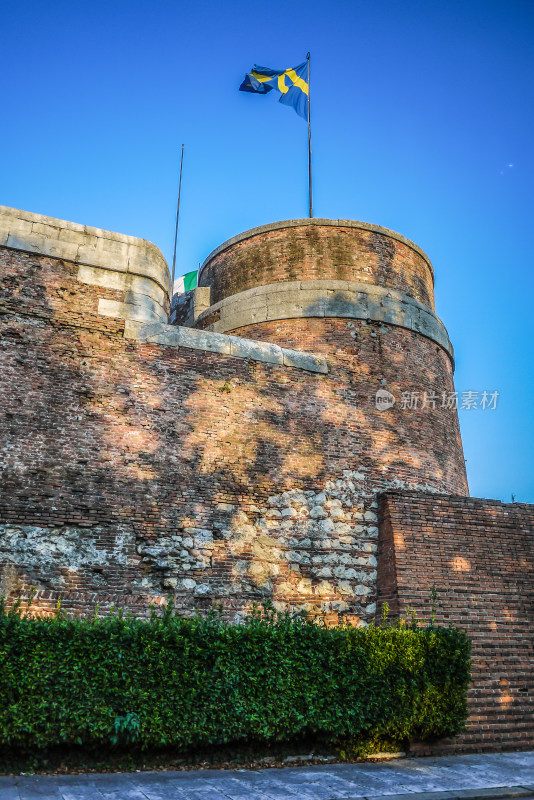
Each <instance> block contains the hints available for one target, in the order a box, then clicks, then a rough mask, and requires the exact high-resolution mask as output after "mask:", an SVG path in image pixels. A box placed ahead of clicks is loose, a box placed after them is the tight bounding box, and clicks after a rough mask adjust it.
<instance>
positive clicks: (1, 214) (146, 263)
mask: <svg viewBox="0 0 534 800" xmlns="http://www.w3.org/2000/svg"><path fill="white" fill-rule="evenodd" d="M0 245H1V246H4V247H9V248H11V249H13V250H23V251H25V252H28V253H38V254H40V255H45V256H50V257H51V258H61V259H64V260H65V261H72V262H74V263H75V264H80V265H86V266H88V267H97V268H98V269H99V270H100V271H104V270H108V271H110V272H115V273H128V274H129V275H132V276H139V277H140V278H142V279H148V280H149V281H150V282H152V283H153V284H155V286H154V294H155V295H156V296H154V298H153V299H155V300H156V301H158V302H159V301H160V296H161V292H162V291H163V293H164V294H165V295H166V298H167V301H170V298H171V294H172V286H171V276H170V274H169V269H168V267H167V262H166V261H165V259H164V257H163V255H162V253H161V251H160V250H159V249H158V248H157V247H156V246H155V245H154V244H152V243H151V242H148V241H146V239H139V238H138V237H135V236H126V235H125V234H121V233H113V232H112V231H104V230H101V229H100V228H91V227H88V226H86V225H79V224H77V223H75V222H67V221H65V220H60V219H54V218H52V217H46V216H44V215H43V214H33V213H31V212H29V211H20V210H18V209H16V208H8V207H7V206H0ZM83 274H85V275H86V276H87V277H91V280H88V281H86V280H84V277H80V280H81V281H82V282H84V283H85V282H88V283H96V282H97V277H98V276H97V275H96V272H95V274H93V275H91V276H89V273H88V272H87V270H86V271H85V273H83ZM96 285H100V284H99V283H96ZM156 287H157V288H156Z"/></svg>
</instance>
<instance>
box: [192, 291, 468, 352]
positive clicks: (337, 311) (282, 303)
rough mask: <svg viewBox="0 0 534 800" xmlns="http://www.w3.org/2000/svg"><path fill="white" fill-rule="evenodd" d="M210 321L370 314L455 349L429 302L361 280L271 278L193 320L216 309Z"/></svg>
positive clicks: (218, 326)
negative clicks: (425, 303)
mask: <svg viewBox="0 0 534 800" xmlns="http://www.w3.org/2000/svg"><path fill="white" fill-rule="evenodd" d="M217 311H218V312H220V317H219V319H218V320H217V321H216V322H214V323H212V324H211V325H210V326H209V330H212V331H214V332H217V333H226V332H227V331H232V330H236V329H237V328H243V327H246V326H247V325H254V324H256V323H261V322H272V321H275V320H280V319H302V318H307V317H325V318H326V317H332V318H341V319H366V320H372V321H374V322H383V323H384V324H386V325H396V326H398V327H401V328H407V329H408V330H411V331H415V332H417V333H420V334H421V335H422V336H426V337H427V338H428V339H431V340H432V341H434V342H436V344H439V345H440V347H442V348H443V349H444V350H445V351H446V352H447V354H448V355H449V356H450V358H451V360H454V351H453V347H452V344H451V342H450V339H449V336H448V334H447V330H446V328H445V326H444V325H443V323H442V322H441V320H440V319H438V317H437V316H436V315H435V314H434V312H433V311H432V310H431V309H430V308H428V306H425V305H423V304H422V303H420V302H418V301H417V300H414V299H413V298H412V297H409V296H408V295H406V294H403V293H402V292H399V291H397V290H395V289H389V288H384V287H382V286H377V285H376V284H371V283H369V284H368V283H358V282H356V281H336V280H312V281H287V282H283V283H282V282H281V283H272V284H267V285H265V286H257V287H254V288H253V289H246V290H245V291H244V292H238V294H234V295H231V296H230V297H226V298H225V299H224V300H220V301H219V302H218V303H214V305H212V306H210V307H209V308H208V309H206V311H203V312H202V313H201V314H200V315H199V316H198V318H197V319H196V320H195V322H194V324H195V325H198V324H199V323H201V322H202V320H203V319H206V318H207V317H209V315H210V314H213V313H214V312H217Z"/></svg>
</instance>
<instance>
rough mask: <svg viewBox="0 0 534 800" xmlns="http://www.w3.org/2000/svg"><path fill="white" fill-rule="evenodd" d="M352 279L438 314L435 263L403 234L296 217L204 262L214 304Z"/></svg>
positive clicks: (203, 282)
mask: <svg viewBox="0 0 534 800" xmlns="http://www.w3.org/2000/svg"><path fill="white" fill-rule="evenodd" d="M317 280H321V281H324V280H333V281H350V282H353V283H367V284H372V285H374V286H380V287H383V288H389V289H394V290H397V291H399V292H402V293H403V294H404V295H407V296H408V297H411V298H413V299H414V300H416V301H417V302H419V303H422V304H423V305H425V306H427V307H428V308H430V309H432V310H434V272H433V269H432V264H431V262H430V259H429V258H428V257H427V256H426V254H425V253H424V252H423V251H422V250H421V249H420V248H419V247H418V246H417V245H416V244H414V243H413V242H411V241H410V240H409V239H406V238H405V237H404V236H402V235H401V234H399V233H395V232H394V231H391V230H389V229H388V228H383V227H381V226H379V225H371V224H369V223H365V222H355V221H352V220H343V219H340V220H330V219H294V220H285V221H282V222H275V223H271V224H269V225H262V226H260V227H258V228H252V229H251V230H249V231H245V232H244V233H241V234H239V235H238V236H234V237H233V238H232V239H228V241H226V242H224V243H223V244H222V245H220V246H219V247H217V248H216V249H215V250H214V251H213V252H212V253H210V255H209V256H208V257H207V259H206V260H205V261H204V263H203V264H202V266H201V268H200V272H199V284H198V285H199V286H205V287H207V286H209V287H210V288H211V303H212V304H213V303H218V302H220V301H222V300H224V299H225V298H227V297H231V296H232V295H235V294H238V293H239V292H243V291H246V290H248V289H253V288H255V287H257V286H265V285H268V284H274V283H281V282H282V283H287V282H290V281H317Z"/></svg>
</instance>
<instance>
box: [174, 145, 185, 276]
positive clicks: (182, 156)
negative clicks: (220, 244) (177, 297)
mask: <svg viewBox="0 0 534 800" xmlns="http://www.w3.org/2000/svg"><path fill="white" fill-rule="evenodd" d="M183 166H184V146H183V145H182V155H181V158H180V180H179V182H178V203H177V205H176V228H175V229H174V255H173V257H172V291H173V292H174V270H175V268H176V240H177V239H178V219H179V218H180V195H181V194H182V170H183Z"/></svg>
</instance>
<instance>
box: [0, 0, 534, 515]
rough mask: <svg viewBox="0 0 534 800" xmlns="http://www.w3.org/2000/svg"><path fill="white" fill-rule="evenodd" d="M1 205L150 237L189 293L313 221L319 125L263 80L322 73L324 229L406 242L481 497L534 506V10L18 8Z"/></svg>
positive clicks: (398, 3)
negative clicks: (484, 400) (210, 274)
mask: <svg viewBox="0 0 534 800" xmlns="http://www.w3.org/2000/svg"><path fill="white" fill-rule="evenodd" d="M2 19H3V25H2V27H3V35H2V47H1V48H0V65H1V70H2V74H3V76H4V80H3V87H2V88H3V98H2V104H1V107H2V124H1V126H0V146H1V152H2V155H3V158H2V170H1V173H0V203H1V204H3V205H7V206H13V207H16V208H22V209H25V210H28V211H34V212H38V213H43V214H47V215H49V216H53V217H59V218H62V219H68V220H72V221H74V222H81V223H84V224H86V225H95V226H97V227H101V228H105V229H108V230H115V231H120V232H122V233H128V234H131V235H134V236H142V237H144V238H147V239H150V240H151V241H153V242H154V243H155V244H157V245H158V246H159V247H160V248H161V249H162V251H163V253H164V254H165V256H166V257H167V260H168V261H170V260H171V259H172V241H173V233H174V213H175V204H176V192H177V185H178V174H177V169H178V160H179V148H180V145H181V143H182V142H184V143H185V146H186V150H185V162H184V180H183V192H182V212H181V219H180V242H179V247H178V257H177V260H178V267H177V274H181V273H184V272H188V271H189V270H191V269H195V268H196V267H197V266H198V263H199V262H201V261H203V260H204V258H205V256H206V255H207V254H208V253H209V252H210V250H211V249H213V248H214V247H215V246H217V245H218V244H219V243H221V242H222V241H224V240H225V239H227V238H229V237H230V236H233V235H235V234H236V233H238V232H240V231H242V230H246V229H247V228H250V227H253V226H255V225H261V224H264V223H267V222H272V221H275V220H280V219H287V218H295V217H304V216H306V214H307V194H306V186H307V184H306V181H307V175H306V168H307V151H306V135H307V131H306V124H305V123H304V122H303V120H302V119H300V118H299V117H298V116H297V115H296V114H295V113H294V111H292V110H291V109H290V108H286V107H284V106H281V105H279V104H278V103H277V97H275V95H274V93H272V95H270V96H262V97H260V96H254V95H250V94H245V93H240V92H238V91H237V89H238V86H239V84H240V82H241V80H242V78H243V75H244V73H245V72H246V71H248V70H249V69H250V67H251V66H252V65H253V64H254V63H258V64H262V65H264V66H270V67H280V68H286V67H289V66H294V65H296V64H298V63H300V62H302V61H303V60H304V59H305V56H306V52H307V51H308V50H310V51H311V56H312V125H313V165H314V166H313V168H314V195H315V196H314V211H315V215H316V216H319V217H329V218H338V217H342V218H350V219H356V220H363V221H366V222H372V223H376V224H379V225H384V226H386V227H389V228H393V229H394V230H397V231H399V232H400V233H402V234H404V235H405V236H407V237H409V238H411V239H413V240H414V241H415V242H417V243H418V244H419V245H420V246H421V247H422V248H423V249H424V250H425V251H426V252H427V253H428V255H429V256H430V258H431V260H432V262H433V264H434V267H435V271H436V298H437V312H438V314H439V316H440V317H441V318H442V319H443V321H444V322H445V324H446V326H447V328H448V330H449V334H450V336H451V339H452V341H453V344H454V345H455V348H456V357H457V366H456V385H457V389H458V390H459V391H460V392H462V391H469V390H473V391H479V392H482V391H483V390H488V391H495V390H497V391H499V393H500V396H499V402H498V406H497V409H496V410H494V411H492V410H488V409H486V410H485V411H482V410H480V409H478V410H469V411H461V412H460V422H461V426H462V435H463V440H464V448H465V456H466V459H467V468H468V474H469V481H470V488H471V493H472V494H473V495H475V496H479V497H493V498H497V499H502V500H504V501H507V502H508V501H510V499H511V495H512V494H514V495H515V498H516V500H518V501H521V502H530V503H534V469H533V456H532V451H533V444H534V441H533V440H534V436H533V433H534V413H533V412H534V377H533V375H534V371H533V369H532V358H533V347H532V342H533V341H534V314H533V312H532V302H533V288H534V286H533V283H534V280H533V254H532V248H531V239H532V233H531V229H532V210H533V200H534V196H533V195H534V191H533V177H534V153H533V146H532V143H533V141H534V131H533V119H534V106H533V95H534V88H533V87H534V55H533V53H534V4H532V3H531V2H520V1H519V0H501V2H491V0H480V1H478V0H476V1H474V0H463V1H462V0H447V2H443V1H442V0H440V2H438V0H367V2H359V0H330V2H328V3H327V2H325V0H320V1H317V0H310V2H308V3H307V4H297V5H295V4H283V3H279V4H269V3H267V4H265V3H264V4H254V3H250V2H247V3H245V2H236V1H235V0H226V2H224V3H223V2H214V1H213V0H206V2H201V1H200V0H197V2H192V1H191V0H188V2H158V0H153V1H152V2H150V3H149V2H139V1H136V0H129V2H123V0H107V2H101V0H91V2H83V0H75V2H73V1H72V0H70V2H61V1H58V0H48V2H44V1H43V2H37V0H33V2H30V1H29V0H28V1H26V0H11V1H10V2H9V0H6V2H4V4H3V6H2Z"/></svg>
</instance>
